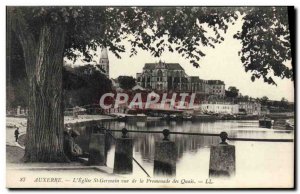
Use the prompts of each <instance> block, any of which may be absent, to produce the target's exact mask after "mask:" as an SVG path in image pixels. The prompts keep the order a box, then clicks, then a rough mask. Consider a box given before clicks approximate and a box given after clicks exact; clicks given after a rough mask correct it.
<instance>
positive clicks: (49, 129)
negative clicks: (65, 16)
mask: <svg viewBox="0 0 300 194" xmlns="http://www.w3.org/2000/svg"><path fill="white" fill-rule="evenodd" d="M28 46H30V45H28ZM36 46H37V48H36V53H34V54H33V55H30V56H27V57H30V59H28V60H26V59H25V60H26V62H27V61H30V62H31V61H34V68H32V69H31V70H30V71H31V72H30V73H29V74H28V80H29V115H28V121H27V134H26V144H25V156H24V160H25V162H64V161H66V157H65V155H64V152H63V128H64V117H63V107H62V65H63V48H64V29H63V27H62V26H59V25H57V26H48V25H44V26H43V27H42V28H41V32H40V38H39V39H38V41H37V44H36ZM28 65H32V64H28Z"/></svg>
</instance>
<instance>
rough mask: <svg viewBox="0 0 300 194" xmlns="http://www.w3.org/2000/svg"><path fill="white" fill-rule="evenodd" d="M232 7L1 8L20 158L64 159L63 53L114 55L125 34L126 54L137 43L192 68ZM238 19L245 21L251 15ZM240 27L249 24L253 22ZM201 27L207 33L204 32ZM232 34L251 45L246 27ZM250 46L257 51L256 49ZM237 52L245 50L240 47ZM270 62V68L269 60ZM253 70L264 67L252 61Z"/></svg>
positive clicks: (230, 18) (229, 19) (231, 15)
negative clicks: (22, 119)
mask: <svg viewBox="0 0 300 194" xmlns="http://www.w3.org/2000/svg"><path fill="white" fill-rule="evenodd" d="M247 9H248V10H247V11H248V14H250V15H251V14H252V12H251V10H256V8H247ZM249 10H250V11H249ZM237 11H243V10H242V9H240V8H236V7H233V8H224V7H159V8H158V7H131V8H129V7H126V8H123V7H7V26H8V28H7V29H8V34H11V32H12V31H13V32H14V33H15V34H16V36H17V38H18V40H19V41H20V43H21V46H22V51H23V53H22V54H23V57H24V61H25V69H26V75H27V79H28V85H29V90H28V92H29V95H28V96H29V103H28V104H29V116H28V122H27V134H26V149H25V156H24V159H25V161H28V162H63V161H66V160H67V159H66V157H65V155H64V153H63V147H62V141H63V108H62V102H63V101H62V64H63V57H67V58H68V59H72V60H76V59H77V58H78V54H77V52H76V51H79V52H81V53H82V54H83V56H84V57H85V59H84V60H86V61H91V60H92V57H93V56H92V55H91V54H90V52H89V51H90V50H96V48H97V47H98V46H104V47H107V48H109V50H110V51H111V52H112V53H114V54H115V55H116V56H117V57H119V58H120V53H122V52H125V47H124V45H123V44H124V43H123V42H122V40H128V41H129V42H130V44H131V49H130V54H131V56H132V55H135V54H137V51H138V50H137V48H140V49H143V50H146V51H149V52H150V53H151V54H152V55H153V56H155V57H159V56H160V55H161V54H162V52H164V51H165V50H168V51H171V52H177V53H178V54H179V55H181V56H182V57H184V58H186V59H189V60H190V63H191V64H193V65H194V66H195V67H199V61H200V59H201V58H203V57H204V56H205V54H204V53H203V51H202V49H203V47H207V46H210V47H215V45H216V44H219V43H221V42H222V41H223V40H224V38H223V37H222V34H224V33H226V31H227V29H228V24H230V23H233V22H234V21H235V20H236V19H237V18H238V14H237ZM275 14H279V16H278V20H280V19H282V18H284V17H283V16H284V14H286V12H284V11H283V10H282V11H281V12H280V11H279V12H276V13H275ZM281 15H282V17H281ZM276 17H277V15H276ZM256 19H257V18H252V20H253V21H255V20H256ZM245 21H251V17H250V18H249V17H248V18H245ZM275 21H277V20H273V22H275ZM281 23H282V22H281ZM251 24H252V23H251ZM282 24H286V23H282ZM274 25H276V24H275V23H274ZM245 27H246V28H248V30H252V28H253V25H245ZM262 27H264V26H262ZM208 30H211V31H212V32H213V33H207V31H208ZM285 31H287V30H285ZM278 33H280V32H278ZM258 36H263V34H262V33H260V34H259V35H258ZM128 37H129V38H128ZM237 37H238V38H240V39H241V40H242V42H245V43H244V44H243V47H244V48H245V49H249V48H255V47H256V45H249V44H248V42H247V40H248V36H247V29H245V30H243V32H242V33H241V34H238V36H237ZM256 44H257V45H260V42H257V43H256ZM267 46H269V45H267ZM287 46H288V45H287ZM10 47H11V45H8V47H7V49H8V50H10ZM251 52H253V53H255V52H256V53H258V54H260V53H259V51H257V50H251ZM243 53H245V54H244V56H247V54H246V53H247V51H246V50H245V51H243ZM282 53H284V52H280V53H279V55H280V56H281V55H282ZM284 54H287V53H284ZM254 55H255V54H254ZM251 56H252V54H251ZM263 56H265V55H263ZM265 57H266V56H265ZM281 58H282V57H279V58H276V57H275V60H276V61H275V64H279V65H280V63H277V62H280V61H282V59H281ZM261 60H264V58H261ZM266 60H268V58H266ZM272 62H274V61H272ZM269 63H270V61H268V64H269ZM247 66H248V65H245V67H246V68H247ZM272 68H273V69H274V68H275V69H276V67H275V66H272V65H270V69H272ZM256 70H257V72H261V73H263V74H264V72H265V71H264V69H261V68H260V67H256ZM285 72H288V71H287V70H285ZM275 75H279V74H278V73H276V74H275ZM286 77H288V76H286Z"/></svg>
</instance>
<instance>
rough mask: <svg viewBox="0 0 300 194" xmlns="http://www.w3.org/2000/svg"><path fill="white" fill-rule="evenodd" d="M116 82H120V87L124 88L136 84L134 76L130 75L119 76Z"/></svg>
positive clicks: (129, 87)
mask: <svg viewBox="0 0 300 194" xmlns="http://www.w3.org/2000/svg"><path fill="white" fill-rule="evenodd" d="M118 82H119V84H120V88H122V89H124V90H130V89H132V88H133V87H134V86H135V85H136V83H135V78H133V77H132V76H119V77H118Z"/></svg>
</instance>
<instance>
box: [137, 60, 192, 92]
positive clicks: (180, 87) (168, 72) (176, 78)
mask: <svg viewBox="0 0 300 194" xmlns="http://www.w3.org/2000/svg"><path fill="white" fill-rule="evenodd" d="M187 77H188V76H187V75H186V74H185V71H184V69H183V68H182V67H181V65H180V64H179V63H164V62H162V61H159V62H158V63H146V64H145V66H144V68H143V72H142V73H137V74H136V80H137V84H138V85H140V86H141V87H143V88H146V89H153V90H160V91H168V90H175V91H186V90H187V85H188V79H187Z"/></svg>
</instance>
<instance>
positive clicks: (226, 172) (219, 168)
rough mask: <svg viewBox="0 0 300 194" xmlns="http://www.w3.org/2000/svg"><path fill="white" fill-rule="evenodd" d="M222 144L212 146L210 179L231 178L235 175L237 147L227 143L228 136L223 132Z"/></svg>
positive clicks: (221, 134)
mask: <svg viewBox="0 0 300 194" xmlns="http://www.w3.org/2000/svg"><path fill="white" fill-rule="evenodd" d="M220 137H221V140H222V142H221V143H220V144H219V145H214V146H211V148H210V161H209V177H231V176H234V175H235V146H234V145H229V144H228V143H227V142H226V139H227V138H228V134H227V133H226V132H221V133H220Z"/></svg>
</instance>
